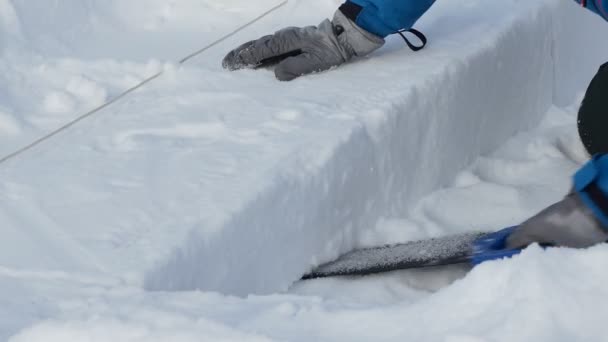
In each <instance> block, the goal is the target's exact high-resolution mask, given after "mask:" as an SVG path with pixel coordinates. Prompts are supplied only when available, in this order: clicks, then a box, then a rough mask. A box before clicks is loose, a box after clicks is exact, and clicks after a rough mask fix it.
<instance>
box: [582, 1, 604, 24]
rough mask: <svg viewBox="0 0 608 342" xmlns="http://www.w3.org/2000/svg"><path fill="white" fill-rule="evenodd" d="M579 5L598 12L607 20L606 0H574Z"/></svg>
mask: <svg viewBox="0 0 608 342" xmlns="http://www.w3.org/2000/svg"><path fill="white" fill-rule="evenodd" d="M574 1H576V2H578V3H579V4H581V6H583V7H585V8H587V9H589V10H591V11H593V12H595V13H597V14H599V15H600V16H601V17H602V18H604V19H606V20H608V0H574Z"/></svg>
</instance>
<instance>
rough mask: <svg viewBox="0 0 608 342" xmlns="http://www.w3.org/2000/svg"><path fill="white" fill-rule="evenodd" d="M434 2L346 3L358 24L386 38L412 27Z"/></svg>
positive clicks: (372, 0)
mask: <svg viewBox="0 0 608 342" xmlns="http://www.w3.org/2000/svg"><path fill="white" fill-rule="evenodd" d="M433 3H435V0H348V1H347V2H346V4H345V5H347V7H349V9H350V11H349V14H351V15H352V17H354V18H351V19H353V20H354V21H355V22H356V23H357V25H359V26H360V27H361V28H363V29H364V30H366V31H368V32H371V33H373V34H375V35H377V36H380V37H382V38H384V37H386V36H388V35H391V34H393V33H396V32H397V31H399V30H402V29H406V30H407V29H410V28H412V26H413V25H414V23H415V22H416V21H417V20H418V19H420V17H422V15H423V14H424V13H425V12H426V11H427V10H428V9H429V8H430V7H431V6H432V5H433ZM353 8H355V9H354V10H353ZM347 17H349V15H347Z"/></svg>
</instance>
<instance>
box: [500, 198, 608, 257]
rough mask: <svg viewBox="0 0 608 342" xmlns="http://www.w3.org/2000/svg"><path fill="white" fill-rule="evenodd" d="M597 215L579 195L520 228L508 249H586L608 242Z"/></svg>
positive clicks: (509, 238) (533, 218)
mask: <svg viewBox="0 0 608 342" xmlns="http://www.w3.org/2000/svg"><path fill="white" fill-rule="evenodd" d="M605 228H606V227H602V225H601V224H600V222H599V221H598V220H597V219H596V217H595V215H594V213H593V211H592V210H591V209H590V208H589V207H588V206H587V205H586V204H585V203H584V202H583V200H582V199H581V197H580V196H579V194H578V193H577V192H571V193H570V194H568V195H567V196H566V197H565V198H564V199H563V200H561V201H559V202H557V203H555V204H553V205H551V206H549V207H548V208H546V209H544V210H543V211H541V212H540V213H538V214H537V215H535V216H533V217H532V218H530V219H529V220H527V221H525V222H524V223H522V224H521V225H519V226H518V227H517V228H516V229H515V231H514V232H513V233H512V234H511V235H510V236H509V237H508V238H507V248H509V249H511V248H523V247H526V246H528V245H530V244H532V243H535V242H536V243H539V244H545V245H553V246H564V247H572V248H585V247H590V246H592V245H595V244H597V243H601V242H605V241H608V230H606V229H605Z"/></svg>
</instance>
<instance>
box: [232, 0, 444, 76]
mask: <svg viewBox="0 0 608 342" xmlns="http://www.w3.org/2000/svg"><path fill="white" fill-rule="evenodd" d="M434 2H435V0H349V1H347V2H346V3H344V4H343V5H342V6H340V8H339V9H338V10H337V11H336V13H335V15H334V18H333V20H331V21H330V20H325V21H323V22H322V23H321V24H319V25H318V26H308V27H304V28H298V27H289V28H286V29H283V30H280V31H278V32H276V33H274V34H272V35H268V36H265V37H262V38H260V39H257V40H254V41H251V42H248V43H245V44H243V45H241V46H239V47H238V48H236V49H234V50H232V51H231V52H230V53H228V55H227V56H226V57H225V58H224V60H223V62H222V65H223V66H224V68H226V69H229V70H237V69H244V68H258V67H265V66H271V65H276V67H275V69H274V71H275V75H276V77H277V78H278V79H279V80H281V81H290V80H293V79H294V78H296V77H299V76H302V75H306V74H310V73H313V72H318V71H324V70H329V69H331V68H332V67H335V66H338V65H341V64H344V63H346V62H348V61H350V60H351V59H352V58H354V57H362V56H365V55H367V54H369V53H371V52H372V51H374V50H376V49H378V48H380V47H381V46H382V45H383V44H384V38H385V37H386V36H388V35H389V34H393V33H397V31H399V30H402V29H405V30H407V29H410V28H411V27H412V25H413V24H414V23H415V22H416V21H417V20H418V19H419V18H420V17H421V16H422V15H423V14H424V13H425V12H426V11H427V10H428V9H429V8H430V7H431V5H432V4H433V3H434Z"/></svg>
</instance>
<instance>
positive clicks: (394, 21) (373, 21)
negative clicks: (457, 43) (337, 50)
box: [346, 0, 608, 38]
mask: <svg viewBox="0 0 608 342" xmlns="http://www.w3.org/2000/svg"><path fill="white" fill-rule="evenodd" d="M575 1H576V2H578V3H579V4H581V5H582V6H583V7H586V8H588V9H589V10H591V11H593V12H595V13H597V14H599V15H600V16H602V17H603V18H604V19H606V20H608V0H575ZM433 3H435V0H348V1H347V2H346V4H347V5H350V7H351V8H350V9H351V11H350V13H349V14H350V16H349V15H347V16H348V17H351V19H352V20H354V21H355V22H356V23H357V25H359V26H360V27H361V28H363V29H365V30H366V31H368V32H371V33H374V34H376V35H378V36H380V37H382V38H384V37H386V36H388V35H390V34H393V33H396V32H397V31H399V30H403V29H405V30H408V29H410V28H412V26H413V25H414V23H415V22H416V21H418V19H420V17H422V15H423V14H424V13H425V12H426V11H428V9H429V8H431V6H432V5H433ZM352 7H356V10H354V11H352Z"/></svg>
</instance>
